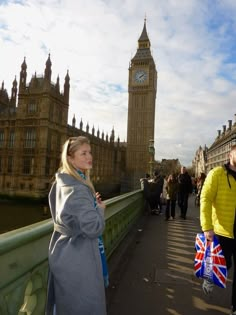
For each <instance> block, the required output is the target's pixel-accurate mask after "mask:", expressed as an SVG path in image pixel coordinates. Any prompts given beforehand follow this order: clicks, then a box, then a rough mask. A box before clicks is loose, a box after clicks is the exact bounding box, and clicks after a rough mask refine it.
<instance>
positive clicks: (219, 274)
mask: <svg viewBox="0 0 236 315" xmlns="http://www.w3.org/2000/svg"><path fill="white" fill-rule="evenodd" d="M195 249H196V254H195V260H194V270H195V275H196V276H197V277H198V278H205V279H209V280H210V281H212V282H213V283H214V284H216V285H218V286H219V287H221V288H226V281H227V267H226V261H225V257H224V254H223V251H222V248H221V246H220V244H219V241H218V239H217V238H216V237H215V236H214V239H213V242H209V241H208V240H206V238H205V236H204V233H198V234H197V235H196V240H195Z"/></svg>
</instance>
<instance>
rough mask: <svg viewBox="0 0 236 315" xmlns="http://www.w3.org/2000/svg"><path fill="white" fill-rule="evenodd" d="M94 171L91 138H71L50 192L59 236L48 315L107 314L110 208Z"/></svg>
mask: <svg viewBox="0 0 236 315" xmlns="http://www.w3.org/2000/svg"><path fill="white" fill-rule="evenodd" d="M91 168H92V155H91V148H90V144H89V140H88V139H87V138H86V137H81V136H80V137H72V138H70V139H69V140H67V141H66V142H65V144H64V147H63V151H62V156H61V168H60V169H59V171H58V173H57V174H56V179H55V181H54V183H53V185H52V188H51V190H50V193H49V205H50V211H51V214H52V219H53V222H54V232H53V234H52V238H51V241H50V244H49V256H48V262H49V278H48V294H47V303H46V312H45V314H46V315H52V314H53V315H54V314H56V315H75V314H81V315H82V314H83V315H106V301H105V286H104V281H105V285H108V274H107V267H106V259H105V253H104V246H103V241H102V238H101V235H102V233H103V231H104V228H105V219H104V209H105V204H104V202H103V201H101V197H100V195H99V193H95V191H94V187H93V185H92V183H91V181H90V179H89V170H90V169H91Z"/></svg>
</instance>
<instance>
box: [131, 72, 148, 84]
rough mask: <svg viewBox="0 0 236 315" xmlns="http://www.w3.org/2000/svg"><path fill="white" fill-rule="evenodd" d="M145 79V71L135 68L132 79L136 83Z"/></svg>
mask: <svg viewBox="0 0 236 315" xmlns="http://www.w3.org/2000/svg"><path fill="white" fill-rule="evenodd" d="M146 79H147V72H146V71H145V70H137V71H136V72H135V74H134V80H135V82H137V83H143V82H145V81H146Z"/></svg>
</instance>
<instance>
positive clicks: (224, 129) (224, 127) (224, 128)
mask: <svg viewBox="0 0 236 315" xmlns="http://www.w3.org/2000/svg"><path fill="white" fill-rule="evenodd" d="M225 131H226V125H223V133H225Z"/></svg>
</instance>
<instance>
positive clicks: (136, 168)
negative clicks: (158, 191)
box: [126, 19, 157, 190]
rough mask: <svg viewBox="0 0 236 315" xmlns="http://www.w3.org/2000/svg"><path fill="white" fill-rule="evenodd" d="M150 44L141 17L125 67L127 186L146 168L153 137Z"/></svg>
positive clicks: (136, 185) (153, 73) (137, 184)
mask: <svg viewBox="0 0 236 315" xmlns="http://www.w3.org/2000/svg"><path fill="white" fill-rule="evenodd" d="M150 46H151V43H150V40H149V38H148V35H147V30H146V19H145V20H144V26H143V31H142V34H141V36H140V38H139V40H138V48H137V52H136V54H135V56H134V57H133V58H132V59H131V62H130V67H129V88H128V90H129V101H128V127H127V157H126V169H127V175H128V177H129V186H130V187H129V190H133V189H137V188H140V181H139V179H140V178H141V177H144V175H145V173H147V172H149V165H150V164H149V162H150V153H149V141H150V140H153V139H154V131H155V102H156V90H157V71H156V66H155V62H154V60H153V57H152V55H151V50H150Z"/></svg>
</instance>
